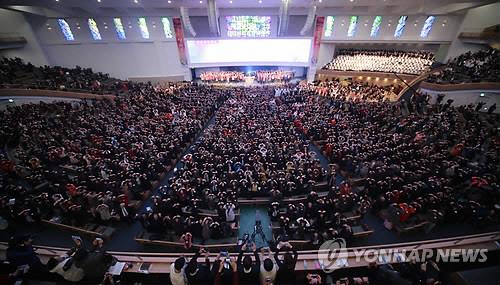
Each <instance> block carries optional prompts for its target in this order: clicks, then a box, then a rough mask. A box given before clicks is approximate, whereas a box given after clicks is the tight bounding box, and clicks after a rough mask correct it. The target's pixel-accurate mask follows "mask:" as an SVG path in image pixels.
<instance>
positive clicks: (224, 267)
mask: <svg viewBox="0 0 500 285" xmlns="http://www.w3.org/2000/svg"><path fill="white" fill-rule="evenodd" d="M221 257H224V259H223V260H220V258H221ZM217 265H218V267H217ZM215 268H218V270H217V272H216V273H215V282H214V284H215V285H221V284H232V285H239V284H240V283H239V281H240V279H239V277H238V266H237V264H236V260H234V258H232V257H230V256H229V254H228V252H227V251H226V252H221V253H220V254H219V256H218V257H217V260H216V262H215V263H214V269H215Z"/></svg>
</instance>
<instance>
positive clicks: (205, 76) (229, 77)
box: [200, 71, 245, 83]
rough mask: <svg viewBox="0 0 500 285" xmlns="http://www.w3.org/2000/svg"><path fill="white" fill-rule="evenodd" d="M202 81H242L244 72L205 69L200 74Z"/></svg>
mask: <svg viewBox="0 0 500 285" xmlns="http://www.w3.org/2000/svg"><path fill="white" fill-rule="evenodd" d="M200 79H201V81H203V82H219V83H224V82H242V81H245V74H244V73H243V72H239V71H205V72H202V73H201V74H200Z"/></svg>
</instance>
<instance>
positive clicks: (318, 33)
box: [311, 17, 325, 64]
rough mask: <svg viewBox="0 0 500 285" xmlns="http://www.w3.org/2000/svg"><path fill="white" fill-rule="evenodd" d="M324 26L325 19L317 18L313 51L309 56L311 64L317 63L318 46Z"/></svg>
mask: <svg viewBox="0 0 500 285" xmlns="http://www.w3.org/2000/svg"><path fill="white" fill-rule="evenodd" d="M324 25H325V17H317V18H316V27H315V28H314V38H313V50H312V56H311V63H312V64H316V63H317V62H318V55H319V46H320V44H321V38H322V37H323V26H324Z"/></svg>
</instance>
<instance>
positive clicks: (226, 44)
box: [186, 39, 311, 67]
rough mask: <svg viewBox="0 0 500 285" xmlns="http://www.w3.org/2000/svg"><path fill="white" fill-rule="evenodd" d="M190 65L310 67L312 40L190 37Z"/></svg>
mask: <svg viewBox="0 0 500 285" xmlns="http://www.w3.org/2000/svg"><path fill="white" fill-rule="evenodd" d="M186 42H187V49H188V54H189V65H190V66H191V67H203V66H238V65H247V64H252V65H256V64H260V65H289V66H307V65H308V62H309V54H310V51H311V39H234V40H187V41H186Z"/></svg>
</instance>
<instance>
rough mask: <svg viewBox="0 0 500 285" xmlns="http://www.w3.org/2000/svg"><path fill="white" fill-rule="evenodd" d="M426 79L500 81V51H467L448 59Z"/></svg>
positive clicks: (437, 80)
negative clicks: (444, 64) (441, 67)
mask: <svg viewBox="0 0 500 285" xmlns="http://www.w3.org/2000/svg"><path fill="white" fill-rule="evenodd" d="M427 81H428V82H431V83H438V84H458V83H471V82H500V51H498V49H493V48H489V49H485V50H479V51H477V52H471V51H468V52H466V53H464V54H461V55H459V56H457V57H455V58H453V59H450V60H449V61H448V63H447V64H446V66H445V67H444V68H443V69H442V70H440V71H437V72H435V73H432V74H431V75H430V76H429V78H428V79H427Z"/></svg>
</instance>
